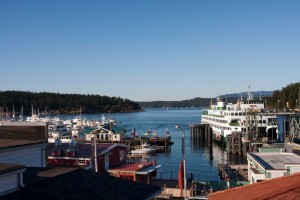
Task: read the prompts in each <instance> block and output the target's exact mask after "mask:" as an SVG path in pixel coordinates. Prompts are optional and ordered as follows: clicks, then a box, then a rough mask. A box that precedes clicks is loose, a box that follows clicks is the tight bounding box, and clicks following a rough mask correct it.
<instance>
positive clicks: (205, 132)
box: [190, 124, 213, 146]
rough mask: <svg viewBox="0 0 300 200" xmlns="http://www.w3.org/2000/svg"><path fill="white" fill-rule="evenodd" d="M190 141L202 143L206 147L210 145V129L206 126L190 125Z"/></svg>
mask: <svg viewBox="0 0 300 200" xmlns="http://www.w3.org/2000/svg"><path fill="white" fill-rule="evenodd" d="M190 132H191V139H192V140H196V141H203V142H205V143H206V144H207V145H208V146H211V145H212V138H213V136H212V129H211V127H210V126H209V125H207V124H191V125H190Z"/></svg>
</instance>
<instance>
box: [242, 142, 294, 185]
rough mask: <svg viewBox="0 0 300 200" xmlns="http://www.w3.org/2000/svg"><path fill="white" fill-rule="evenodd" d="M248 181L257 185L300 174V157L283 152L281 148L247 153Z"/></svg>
mask: <svg viewBox="0 0 300 200" xmlns="http://www.w3.org/2000/svg"><path fill="white" fill-rule="evenodd" d="M247 160H248V180H249V181H250V183H256V182H260V181H263V180H267V179H272V178H276V177H281V176H285V175H289V174H294V173H297V172H300V156H298V155H296V154H294V153H286V152H282V149H281V148H261V149H259V152H257V153H247Z"/></svg>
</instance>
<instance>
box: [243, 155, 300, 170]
mask: <svg viewBox="0 0 300 200" xmlns="http://www.w3.org/2000/svg"><path fill="white" fill-rule="evenodd" d="M249 155H251V156H252V157H253V158H254V159H255V160H256V161H257V162H259V163H260V164H261V165H262V166H263V167H264V168H265V169H267V170H272V169H285V164H299V165H300V157H299V156H297V155H295V154H293V153H260V152H259V153H249Z"/></svg>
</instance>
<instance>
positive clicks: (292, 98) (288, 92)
mask: <svg viewBox="0 0 300 200" xmlns="http://www.w3.org/2000/svg"><path fill="white" fill-rule="evenodd" d="M299 88H300V82H298V83H292V84H289V85H287V86H286V87H283V88H282V89H281V90H275V91H274V92H273V95H272V96H270V97H266V98H265V102H266V106H267V107H271V108H278V106H279V108H286V107H287V102H288V104H289V108H295V107H296V103H297V104H298V107H299V104H300V102H299ZM278 100H279V101H278Z"/></svg>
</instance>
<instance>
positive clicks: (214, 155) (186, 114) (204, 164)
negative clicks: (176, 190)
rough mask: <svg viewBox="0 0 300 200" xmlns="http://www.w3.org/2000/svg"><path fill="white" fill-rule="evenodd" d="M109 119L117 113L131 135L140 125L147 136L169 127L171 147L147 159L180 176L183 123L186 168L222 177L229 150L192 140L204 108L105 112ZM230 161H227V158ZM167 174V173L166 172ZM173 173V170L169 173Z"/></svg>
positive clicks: (197, 175)
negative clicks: (193, 128)
mask: <svg viewBox="0 0 300 200" xmlns="http://www.w3.org/2000/svg"><path fill="white" fill-rule="evenodd" d="M74 116H75V115H61V116H60V118H62V119H72V118H73V117H74ZM101 117H102V115H100V114H99V115H82V118H83V119H85V118H86V119H89V120H91V119H97V120H100V119H101ZM105 117H106V118H107V119H108V118H110V117H113V118H115V119H116V121H117V122H119V123H120V126H121V127H122V128H125V129H126V130H127V133H126V134H127V136H131V135H130V133H131V130H132V129H133V128H135V129H136V132H137V133H138V134H139V136H144V134H145V133H146V132H147V130H149V129H150V130H151V131H152V133H154V132H157V133H158V136H165V130H166V128H168V130H169V132H170V135H171V137H172V141H173V142H174V144H173V145H172V146H171V149H170V151H168V152H164V153H155V154H152V155H147V156H145V157H144V159H147V160H150V161H152V160H154V159H156V162H157V164H160V165H162V167H161V168H160V169H159V172H174V174H173V177H175V178H176V177H177V174H176V173H177V172H178V169H179V162H180V160H182V150H181V147H182V143H181V141H182V140H181V138H182V131H181V130H180V129H176V128H175V126H176V125H180V126H181V127H182V128H183V129H184V131H185V136H186V137H185V151H186V172H187V178H188V174H189V173H193V174H194V178H195V179H197V180H206V181H215V180H219V176H218V164H219V163H220V162H222V160H223V161H224V160H226V153H224V152H223V151H221V148H220V147H219V146H218V145H216V144H213V146H212V147H211V148H209V147H207V146H205V144H203V143H201V142H200V141H192V140H191V138H190V128H189V125H190V124H195V123H199V122H200V117H201V109H200V108H198V109H196V108H195V109H146V110H145V112H135V113H112V114H105ZM225 162H226V161H225ZM163 174H164V175H167V173H163ZM168 174H169V173H168Z"/></svg>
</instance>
